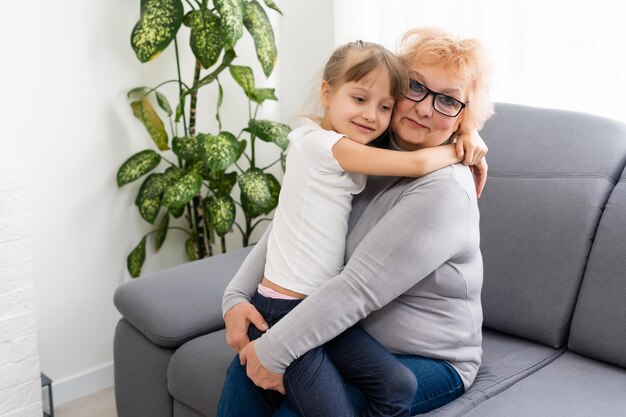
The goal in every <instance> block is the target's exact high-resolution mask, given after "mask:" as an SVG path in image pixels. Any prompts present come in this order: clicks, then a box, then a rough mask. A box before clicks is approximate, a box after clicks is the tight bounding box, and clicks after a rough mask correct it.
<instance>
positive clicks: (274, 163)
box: [261, 158, 280, 171]
mask: <svg viewBox="0 0 626 417" xmlns="http://www.w3.org/2000/svg"><path fill="white" fill-rule="evenodd" d="M279 162H280V158H278V159H277V160H275V161H274V162H272V163H271V164H269V165H268V166H266V167H263V168H261V170H262V171H265V170H266V169H268V168H271V167H273V166H274V165H276V164H277V163H279Z"/></svg>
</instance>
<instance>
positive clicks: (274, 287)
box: [261, 277, 306, 299]
mask: <svg viewBox="0 0 626 417" xmlns="http://www.w3.org/2000/svg"><path fill="white" fill-rule="evenodd" d="M261 284H263V285H264V286H266V287H267V288H271V289H272V290H274V291H276V292H279V293H281V294H284V295H288V296H290V297H294V298H299V299H302V298H306V295H305V294H300V293H299V292H295V291H291V290H288V289H287V288H283V287H281V286H280V285H277V284H274V283H273V282H272V281H270V280H269V279H267V278H265V277H263V281H261Z"/></svg>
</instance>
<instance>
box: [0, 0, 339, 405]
mask: <svg viewBox="0 0 626 417" xmlns="http://www.w3.org/2000/svg"><path fill="white" fill-rule="evenodd" d="M36 3H37V4H27V3H24V4H20V5H19V7H18V6H16V5H15V6H11V5H9V6H8V9H7V7H5V9H4V11H3V13H2V17H1V18H0V19H1V20H2V24H1V25H0V26H1V28H0V30H1V32H0V39H2V41H3V49H4V45H5V44H7V45H8V46H9V48H8V55H7V51H6V50H4V51H3V52H4V54H3V55H4V56H3V59H2V61H3V65H2V66H0V76H1V80H2V81H0V88H1V90H0V99H1V100H0V106H1V108H0V114H1V115H2V121H3V122H4V123H3V131H4V132H3V133H4V134H3V135H2V138H1V139H0V140H1V141H2V148H1V149H2V151H0V152H2V153H1V154H0V155H2V158H0V161H2V162H4V161H5V160H14V159H15V158H17V157H18V156H21V157H22V158H23V160H24V161H26V162H27V168H26V171H27V173H26V176H27V182H28V183H29V184H30V185H31V188H30V194H31V195H32V199H31V203H30V207H29V209H30V213H31V224H32V257H33V280H34V283H35V291H34V292H35V306H36V309H37V320H38V324H39V327H38V341H39V355H40V361H41V369H42V371H43V372H45V373H46V374H47V375H48V376H50V377H51V378H52V379H53V380H54V385H53V386H54V398H55V403H56V404H57V405H58V404H60V403H63V402H66V401H68V400H71V399H73V398H76V397H78V396H81V395H85V394H88V393H90V392H93V391H95V390H98V389H100V388H103V387H106V386H109V385H111V384H112V383H113V373H112V360H113V352H112V343H113V333H114V328H115V324H116V323H117V321H118V319H119V314H118V313H117V311H116V310H115V308H114V306H113V303H112V297H113V293H114V291H115V289H116V288H117V287H118V286H119V285H120V284H122V283H123V282H125V281H127V280H129V279H130V278H129V277H128V273H127V272H126V267H125V259H126V256H127V254H128V252H129V251H130V250H131V249H132V248H133V247H134V245H135V244H136V243H137V242H138V241H139V239H140V238H141V236H142V235H143V233H146V232H147V231H148V230H150V228H149V227H148V225H147V224H146V223H145V222H144V221H143V220H141V219H140V217H139V215H138V213H137V212H136V208H135V207H134V205H133V202H134V197H135V193H136V190H137V188H136V185H134V184H133V185H128V186H126V187H128V188H129V189H130V188H132V191H131V190H118V188H117V186H116V183H115V173H116V171H117V168H118V167H119V165H120V164H121V163H122V162H123V161H124V160H125V159H126V158H127V157H129V156H130V155H131V154H133V153H134V152H137V151H139V150H142V149H145V148H148V147H151V146H152V145H151V141H150V139H149V137H148V136H147V134H146V132H145V129H144V128H143V127H142V126H141V125H140V124H139V122H138V121H137V120H136V119H135V118H134V117H133V116H132V113H131V111H130V108H129V106H128V103H127V100H126V96H125V94H126V91H127V90H129V89H130V88H132V87H135V86H139V85H150V86H152V85H156V84H157V83H158V82H160V81H163V80H165V79H168V78H174V77H175V74H176V72H175V66H174V59H173V48H169V49H168V50H167V51H166V52H164V53H163V54H162V55H161V56H159V57H158V58H157V59H156V60H154V61H153V62H150V63H147V64H140V63H139V62H138V61H137V60H136V58H135V56H134V53H133V51H132V49H131V48H130V41H129V39H130V32H131V30H132V27H133V25H134V24H135V22H136V20H137V19H138V17H139V1H138V0H135V1H127V0H113V1H109V2H75V1H70V0H60V1H56V2H36ZM282 3H283V4H280V6H281V8H282V9H283V12H284V14H285V17H284V18H280V17H278V16H277V15H276V16H275V17H272V19H273V20H274V21H275V22H276V25H282V28H279V30H278V33H279V35H281V38H280V39H281V40H280V43H279V45H278V48H279V61H278V63H279V67H278V68H277V69H276V70H275V74H273V75H272V77H271V78H270V79H269V80H265V79H264V77H263V76H262V74H261V73H260V72H259V71H257V74H256V75H257V85H258V86H260V87H273V86H274V87H276V88H277V89H278V91H277V94H278V96H279V98H280V99H281V101H280V102H279V103H278V104H275V103H269V105H266V106H264V110H263V111H262V112H261V114H260V117H268V118H275V119H278V120H281V121H285V122H286V121H287V120H288V118H289V117H291V116H292V115H294V114H295V113H296V112H297V109H299V108H300V102H301V101H302V91H303V88H304V85H305V83H308V82H309V80H310V79H311V78H312V77H313V75H314V74H315V73H317V71H318V70H319V69H320V68H321V65H322V62H323V60H324V58H325V57H326V55H327V54H328V53H329V52H330V49H331V48H332V37H333V35H332V21H328V16H330V15H331V9H332V1H331V0H323V1H320V2H317V1H309V2H304V3H303V4H300V2H296V1H292V0H285V1H283V2H282ZM270 15H272V14H270ZM320 22H321V23H320ZM310 33H317V34H318V35H319V36H317V35H316V36H306V34H310ZM303 35H305V36H303ZM240 45H241V48H242V49H239V48H238V54H239V58H238V61H237V62H239V63H243V64H244V65H250V66H252V67H253V68H255V70H256V67H258V65H257V64H256V58H254V57H253V56H250V55H249V54H248V55H247V54H246V53H244V52H243V51H244V50H248V51H251V50H252V41H251V40H250V39H249V37H248V38H247V39H244V40H242V41H241V42H240ZM186 48H187V46H186V45H184V44H181V49H186ZM183 61H185V62H187V63H191V61H192V60H191V59H190V57H189V55H188V54H187V55H186V56H185V57H184V58H183ZM285 63H288V64H289V65H285ZM191 74H192V68H191V67H190V66H188V68H183V77H185V78H187V79H189V78H190V76H191ZM279 74H280V75H281V77H280V80H281V83H280V85H277V80H278V79H279ZM224 88H225V90H226V94H229V92H233V91H234V94H236V95H240V99H239V101H229V100H225V102H224V105H223V107H222V117H223V119H224V124H225V126H224V128H225V129H227V130H231V131H234V133H238V129H240V128H241V127H242V126H243V124H244V123H246V121H247V117H246V116H247V115H246V113H247V105H246V104H245V103H246V101H245V100H243V95H242V93H240V92H239V87H237V86H236V85H235V84H234V82H233V81H231V80H230V77H229V76H227V77H224ZM209 96H211V97H210V98H209ZM200 100H201V101H200V103H201V104H200V106H199V109H198V110H199V113H202V112H208V113H210V114H212V113H211V112H212V108H213V107H214V105H215V104H214V103H215V93H214V92H207V93H205V94H204V95H201V99H200ZM209 103H210V104H209ZM281 113H283V114H284V116H281ZM211 117H212V116H211ZM210 123H213V120H212V119H210V118H209V117H205V118H204V119H202V118H200V124H199V131H211V129H214V127H213V126H210ZM276 155H277V154H276V153H275V151H274V149H273V148H272V147H271V145H269V147H266V148H265V149H264V150H261V155H260V157H259V158H260V159H261V162H263V161H267V162H269V161H272V160H273V158H275V157H276ZM276 168H278V167H276ZM276 173H277V174H278V173H279V171H277V172H276ZM261 231H262V228H258V230H257V232H258V233H256V236H258V234H259V233H260V232H261ZM253 240H254V239H253ZM182 241H183V237H182V236H181V235H180V234H178V235H177V234H176V233H175V232H172V233H171V235H170V236H169V237H168V242H166V244H165V247H164V248H163V249H162V251H161V253H160V254H159V255H153V256H148V258H147V260H146V263H145V265H144V273H149V272H151V271H157V270H160V269H163V268H166V267H169V266H172V265H176V264H179V263H181V262H184V261H185V258H184V256H183V253H182V250H181V249H180V244H181V243H182ZM236 246H240V239H239V238H238V237H237V238H235V239H230V241H229V247H236ZM148 249H149V251H150V250H151V246H150V245H149V247H148Z"/></svg>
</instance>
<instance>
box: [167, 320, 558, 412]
mask: <svg viewBox="0 0 626 417" xmlns="http://www.w3.org/2000/svg"><path fill="white" fill-rule="evenodd" d="M562 353H563V350H562V349H561V350H560V349H553V348H550V347H548V346H544V345H541V344H538V343H534V342H530V341H527V340H524V339H520V338H517V337H514V336H509V335H506V334H503V333H499V332H495V331H492V330H488V329H484V330H483V363H482V365H481V367H480V370H479V372H478V376H477V377H476V380H475V381H474V384H473V385H472V387H471V388H470V389H469V391H468V392H467V393H465V395H463V396H462V397H461V398H459V399H457V400H455V401H453V402H452V403H450V404H448V405H446V406H444V407H442V408H440V409H438V410H435V411H432V412H431V413H429V414H426V415H428V416H435V415H436V416H457V415H464V413H466V412H467V411H468V410H471V409H472V408H474V407H476V405H478V404H480V403H481V402H483V401H485V400H486V399H487V398H489V397H493V396H495V395H496V394H498V393H500V392H502V391H504V390H506V389H507V388H509V387H510V386H512V385H513V384H515V383H516V382H518V381H519V380H520V379H522V378H524V377H526V376H528V375H530V374H532V373H533V372H536V371H537V370H538V369H540V368H542V367H543V366H545V365H546V364H548V363H550V362H551V361H553V360H555V359H556V358H557V357H559V356H560V355H561V354H562ZM233 357H234V352H233V351H232V350H231V349H230V348H229V347H228V346H227V345H226V342H225V335H224V331H220V332H216V333H213V334H210V335H206V336H202V337H199V338H197V339H194V340H192V341H190V342H187V343H185V344H184V345H183V346H181V347H180V348H179V349H178V350H177V351H176V353H174V355H173V356H172V359H171V361H170V366H169V368H168V372H167V379H168V389H169V391H170V393H171V394H172V396H173V397H174V398H175V399H176V400H177V401H179V402H181V403H183V404H185V405H186V406H188V407H190V408H193V409H194V410H196V411H198V412H200V413H201V414H203V415H206V416H211V415H214V413H215V410H216V409H217V403H218V401H219V395H220V393H221V392H222V384H223V383H224V378H225V376H226V370H227V369H228V365H229V364H230V362H231V361H232V359H233Z"/></svg>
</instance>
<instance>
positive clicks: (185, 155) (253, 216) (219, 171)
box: [117, 0, 289, 277]
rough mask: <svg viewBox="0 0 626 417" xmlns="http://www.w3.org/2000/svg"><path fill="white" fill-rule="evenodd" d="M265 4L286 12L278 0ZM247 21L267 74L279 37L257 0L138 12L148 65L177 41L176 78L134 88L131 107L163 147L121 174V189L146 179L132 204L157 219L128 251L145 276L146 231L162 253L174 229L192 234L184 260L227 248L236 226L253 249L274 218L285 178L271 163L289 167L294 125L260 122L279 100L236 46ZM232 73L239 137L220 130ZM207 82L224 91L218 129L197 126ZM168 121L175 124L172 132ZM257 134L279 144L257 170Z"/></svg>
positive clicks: (151, 2)
mask: <svg viewBox="0 0 626 417" xmlns="http://www.w3.org/2000/svg"><path fill="white" fill-rule="evenodd" d="M264 3H265V6H266V7H268V8H270V9H273V10H274V11H276V12H278V13H280V14H282V12H281V11H280V10H279V8H278V7H277V6H276V4H275V3H274V2H273V1H272V0H264ZM181 28H183V29H181ZM244 28H245V30H246V31H247V32H248V33H249V34H250V35H251V36H252V39H253V40H254V45H255V49H256V56H257V57H258V60H259V63H260V65H261V68H262V70H263V73H264V74H265V76H266V77H267V76H269V75H270V74H271V73H272V70H273V69H274V64H275V62H276V44H275V41H274V32H273V29H272V25H271V23H270V21H269V19H268V16H267V14H266V12H265V9H264V7H263V6H262V5H261V4H260V3H259V2H258V1H256V0H252V1H248V0H212V2H209V1H208V0H201V1H200V0H185V3H184V4H183V1H182V0H141V15H140V17H139V21H138V22H137V24H136V25H135V27H134V28H133V31H132V34H131V45H132V48H133V50H134V51H135V54H136V55H137V58H138V59H139V61H141V62H142V63H143V62H147V61H150V60H152V59H154V58H155V57H157V56H158V55H159V54H160V53H161V52H162V51H163V50H164V49H165V48H167V47H168V46H169V45H170V44H171V43H174V47H175V48H176V54H175V56H176V65H177V68H178V79H175V80H168V81H165V82H163V83H161V84H159V85H157V86H156V87H151V88H150V87H137V88H133V89H132V90H130V91H129V93H128V97H129V100H130V107H131V109H132V112H133V114H134V115H135V116H136V117H137V119H139V120H140V121H141V123H142V124H143V125H144V126H145V128H146V130H147V132H148V134H149V136H150V137H151V138H152V142H153V145H154V147H156V149H146V150H143V151H141V152H138V153H136V154H134V155H132V156H131V157H130V158H128V160H126V161H125V162H124V163H123V164H122V166H121V167H120V168H119V170H118V172H117V185H118V186H119V187H122V186H124V185H126V184H128V183H131V182H133V181H136V180H138V179H141V178H143V182H142V183H141V186H140V187H139V191H138V193H137V197H136V199H135V204H136V206H137V208H138V209H139V214H140V215H141V217H142V218H143V219H144V220H145V221H146V222H148V223H150V224H151V225H155V226H156V228H155V229H154V230H152V231H150V232H148V233H147V234H145V235H144V236H143V237H142V238H141V239H140V242H139V244H138V245H137V246H136V247H135V248H134V249H133V250H132V251H131V252H130V254H129V255H128V258H127V267H128V271H129V272H130V275H131V276H132V277H137V276H139V275H140V273H141V267H142V265H143V263H144V260H145V257H146V240H147V238H148V237H149V236H151V235H153V236H154V246H155V248H156V250H159V249H160V248H161V246H162V245H163V242H164V240H165V238H166V236H167V233H168V230H172V229H178V230H181V231H183V232H185V233H186V234H187V235H188V239H187V240H186V243H185V251H186V254H187V257H188V258H189V259H190V260H194V259H199V258H203V257H206V256H211V255H212V254H213V253H214V251H215V246H216V245H217V242H218V241H219V244H220V246H221V251H222V252H225V251H226V243H225V238H224V237H225V235H227V234H228V233H231V232H232V231H233V226H235V227H236V228H237V229H238V230H239V232H240V233H241V236H242V241H243V245H244V246H247V245H248V244H249V243H250V235H251V233H252V231H253V230H254V228H255V227H256V226H257V225H259V223H261V222H262V221H264V220H268V218H266V217H261V216H264V215H268V214H269V213H270V212H271V211H272V210H273V209H274V208H275V207H276V205H277V204H278V193H279V191H280V183H279V182H278V180H277V179H276V178H275V177H274V176H273V175H271V174H269V173H268V172H266V170H267V169H268V168H269V167H271V166H272V165H274V164H275V163H278V162H281V164H282V166H283V169H284V161H285V151H286V149H287V133H288V131H289V128H288V127H287V126H286V125H284V124H282V123H277V122H274V121H271V120H257V119H256V115H257V112H258V109H259V107H260V106H261V105H262V104H263V102H264V101H265V100H277V98H276V96H275V94H274V89H272V88H256V86H255V80H254V75H253V71H252V69H251V68H250V67H247V66H242V65H237V64H236V63H235V61H236V58H237V55H236V53H235V45H236V44H237V42H238V41H239V40H240V39H241V38H242V36H243V35H244ZM183 31H185V32H187V35H188V36H189V45H190V47H191V50H192V51H193V55H194V57H195V69H194V74H193V82H192V83H191V84H187V83H184V82H183V80H182V78H181V76H180V58H179V53H178V52H179V51H178V43H177V35H179V34H181V33H182V32H183ZM179 32H180V33H179ZM220 57H221V59H220ZM226 70H228V71H226ZM225 74H230V76H231V77H233V79H234V80H235V81H236V82H237V84H238V85H239V86H240V87H241V88H242V90H243V92H244V93H245V95H246V97H247V98H248V101H249V105H248V115H249V117H248V118H249V121H248V124H247V126H245V127H244V128H242V129H241V130H240V132H239V133H238V134H234V133H231V132H228V131H224V130H222V122H221V119H220V114H219V111H220V107H221V105H222V101H223V99H224V91H223V89H222V85H221V83H220V77H222V76H226V75H225ZM168 83H176V84H177V85H178V97H177V98H176V101H175V103H176V107H175V109H174V110H172V107H171V106H170V101H168V99H167V98H166V96H165V94H163V93H162V92H161V91H159V90H160V88H161V87H163V86H164V85H165V84H168ZM208 85H213V86H214V88H216V90H217V110H216V114H215V118H216V126H215V129H214V131H212V132H196V104H197V94H198V90H199V89H201V88H204V87H205V86H208ZM253 108H254V110H253ZM163 119H166V120H167V121H168V122H169V133H168V130H167V129H166V127H165V123H164V122H163ZM256 139H260V140H262V141H265V142H270V143H273V144H275V145H276V146H277V147H278V149H277V150H278V151H279V155H278V156H277V159H276V161H275V162H274V163H273V164H271V165H269V166H266V167H257V165H256V159H255V150H256V149H255V141H256ZM168 157H169V158H170V159H173V160H174V161H171V160H170V159H168ZM235 186H238V189H239V194H238V196H239V201H236V200H235V199H233V197H232V195H237V193H236V191H235V190H234V187H235ZM237 207H239V210H241V211H242V212H243V216H244V218H245V224H243V225H240V224H239V223H238V222H236V220H235V217H236V213H237V210H238V208H237ZM183 215H184V216H185V218H186V220H187V223H186V225H188V227H174V226H170V218H171V217H174V218H179V217H181V216H183Z"/></svg>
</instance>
